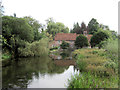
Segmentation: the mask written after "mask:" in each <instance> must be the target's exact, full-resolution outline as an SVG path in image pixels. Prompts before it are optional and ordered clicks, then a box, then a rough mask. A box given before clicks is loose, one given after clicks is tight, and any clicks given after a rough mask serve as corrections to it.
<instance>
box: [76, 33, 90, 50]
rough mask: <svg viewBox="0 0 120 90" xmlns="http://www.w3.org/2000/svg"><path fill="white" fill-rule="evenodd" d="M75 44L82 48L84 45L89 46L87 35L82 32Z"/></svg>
mask: <svg viewBox="0 0 120 90" xmlns="http://www.w3.org/2000/svg"><path fill="white" fill-rule="evenodd" d="M75 46H76V47H77V48H82V47H86V46H88V40H87V37H86V36H84V35H82V34H80V35H79V36H78V37H77V38H76V40H75Z"/></svg>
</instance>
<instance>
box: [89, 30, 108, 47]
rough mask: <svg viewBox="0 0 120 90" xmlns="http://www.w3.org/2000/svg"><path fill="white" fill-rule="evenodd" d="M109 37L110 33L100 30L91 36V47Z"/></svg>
mask: <svg viewBox="0 0 120 90" xmlns="http://www.w3.org/2000/svg"><path fill="white" fill-rule="evenodd" d="M108 38H109V34H107V33H106V32H103V31H99V32H97V33H95V34H94V35H93V36H92V37H91V41H90V44H91V47H95V46H96V45H98V44H100V42H101V41H104V40H106V39H108ZM99 48H100V47H99Z"/></svg>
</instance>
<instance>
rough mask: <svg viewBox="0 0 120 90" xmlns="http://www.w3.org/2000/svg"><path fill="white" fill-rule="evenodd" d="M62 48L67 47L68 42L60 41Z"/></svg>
mask: <svg viewBox="0 0 120 90" xmlns="http://www.w3.org/2000/svg"><path fill="white" fill-rule="evenodd" d="M60 47H61V48H62V49H67V48H68V47H69V43H67V42H65V41H62V44H61V45H60Z"/></svg>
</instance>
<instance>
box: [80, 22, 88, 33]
mask: <svg viewBox="0 0 120 90" xmlns="http://www.w3.org/2000/svg"><path fill="white" fill-rule="evenodd" d="M86 29H87V27H86V24H85V23H84V22H82V23H81V27H80V33H79V34H83V32H84V31H85V30H86Z"/></svg>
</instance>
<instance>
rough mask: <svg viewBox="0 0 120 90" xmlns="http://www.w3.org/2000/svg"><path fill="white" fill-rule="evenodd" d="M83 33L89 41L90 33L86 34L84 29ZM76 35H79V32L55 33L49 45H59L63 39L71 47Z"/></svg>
mask: <svg viewBox="0 0 120 90" xmlns="http://www.w3.org/2000/svg"><path fill="white" fill-rule="evenodd" d="M83 35H85V36H86V37H87V39H88V42H90V39H91V37H92V35H90V34H87V31H84V34H83ZM77 36H79V34H76V33H57V34H56V35H55V38H54V41H53V42H52V43H51V44H50V47H55V46H59V45H60V44H62V41H63V40H64V41H65V42H67V43H69V44H70V47H72V48H73V47H74V42H75V40H76V37H77Z"/></svg>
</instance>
